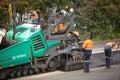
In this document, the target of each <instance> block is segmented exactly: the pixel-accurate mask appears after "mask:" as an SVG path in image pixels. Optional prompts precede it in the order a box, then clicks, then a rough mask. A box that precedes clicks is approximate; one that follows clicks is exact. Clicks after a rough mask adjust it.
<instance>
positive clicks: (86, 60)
mask: <svg viewBox="0 0 120 80" xmlns="http://www.w3.org/2000/svg"><path fill="white" fill-rule="evenodd" d="M91 54H92V50H85V51H84V71H86V72H89V61H90V57H91Z"/></svg>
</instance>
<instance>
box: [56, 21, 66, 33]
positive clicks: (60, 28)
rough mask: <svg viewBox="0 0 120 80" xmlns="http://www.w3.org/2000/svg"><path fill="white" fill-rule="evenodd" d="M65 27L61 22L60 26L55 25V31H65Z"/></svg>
mask: <svg viewBox="0 0 120 80" xmlns="http://www.w3.org/2000/svg"><path fill="white" fill-rule="evenodd" d="M64 29H65V26H64V25H63V23H60V24H59V26H57V27H55V32H58V31H63V30H64Z"/></svg>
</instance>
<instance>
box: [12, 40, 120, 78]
mask: <svg viewBox="0 0 120 80" xmlns="http://www.w3.org/2000/svg"><path fill="white" fill-rule="evenodd" d="M114 41H115V42H116V43H118V44H119V43H120V40H114ZM107 42H109V41H103V42H97V43H95V44H94V49H93V54H92V56H91V59H90V73H84V72H83V70H76V71H70V72H63V71H55V72H49V73H42V74H38V75H32V76H26V77H21V78H16V79H12V80H120V48H119V50H118V51H117V52H114V51H113V52H112V54H114V53H115V55H114V56H113V58H112V60H111V69H109V70H107V69H106V68H105V55H104V49H103V48H104V45H105V44H106V43H107Z"/></svg>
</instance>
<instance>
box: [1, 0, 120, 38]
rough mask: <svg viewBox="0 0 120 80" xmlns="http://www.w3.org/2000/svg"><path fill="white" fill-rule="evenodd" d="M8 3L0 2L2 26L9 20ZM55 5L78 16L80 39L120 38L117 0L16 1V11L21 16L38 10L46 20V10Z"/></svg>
mask: <svg viewBox="0 0 120 80" xmlns="http://www.w3.org/2000/svg"><path fill="white" fill-rule="evenodd" d="M9 3H11V0H1V2H0V12H1V14H0V23H2V24H6V23H7V22H9V20H10V19H9V15H8V5H9ZM55 5H57V7H58V10H61V9H64V8H65V6H66V5H67V6H69V8H71V7H72V8H74V10H75V13H77V14H79V15H80V18H79V20H78V24H77V26H78V27H77V28H76V29H77V30H78V31H79V32H80V33H81V37H83V36H85V35H90V36H91V37H92V38H94V39H95V40H97V39H100V40H105V39H114V38H118V37H119V36H120V28H119V26H120V1H119V0H24V1H21V0H16V11H17V12H18V13H20V14H21V15H22V14H24V13H26V12H27V13H28V12H29V11H30V9H39V10H40V11H41V12H42V14H43V16H44V18H45V19H47V16H48V15H47V12H46V11H47V8H50V7H53V6H55ZM46 21H47V20H46ZM82 35H83V36H82Z"/></svg>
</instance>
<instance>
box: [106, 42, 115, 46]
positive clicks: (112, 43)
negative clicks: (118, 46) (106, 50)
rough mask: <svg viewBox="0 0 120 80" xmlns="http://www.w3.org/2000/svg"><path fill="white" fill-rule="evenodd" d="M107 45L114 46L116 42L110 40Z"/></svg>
mask: <svg viewBox="0 0 120 80" xmlns="http://www.w3.org/2000/svg"><path fill="white" fill-rule="evenodd" d="M106 45H108V46H110V47H113V46H115V43H114V42H108V43H107V44H106Z"/></svg>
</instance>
